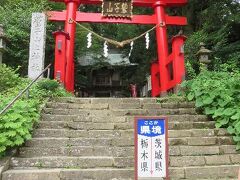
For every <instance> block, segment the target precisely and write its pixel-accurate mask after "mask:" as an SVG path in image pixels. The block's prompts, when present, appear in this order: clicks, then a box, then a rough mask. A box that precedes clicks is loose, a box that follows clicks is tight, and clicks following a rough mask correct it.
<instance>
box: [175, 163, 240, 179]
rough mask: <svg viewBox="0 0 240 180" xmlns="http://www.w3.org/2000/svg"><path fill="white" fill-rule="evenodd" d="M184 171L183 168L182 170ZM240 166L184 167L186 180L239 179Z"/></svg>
mask: <svg viewBox="0 0 240 180" xmlns="http://www.w3.org/2000/svg"><path fill="white" fill-rule="evenodd" d="M180 169H183V168H180ZM238 171H239V165H217V166H203V167H202V166H196V167H184V172H185V177H184V178H186V179H198V178H199V179H225V180H228V179H231V178H234V179H237V177H238Z"/></svg>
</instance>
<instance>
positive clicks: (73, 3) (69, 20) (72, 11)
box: [65, 0, 80, 92]
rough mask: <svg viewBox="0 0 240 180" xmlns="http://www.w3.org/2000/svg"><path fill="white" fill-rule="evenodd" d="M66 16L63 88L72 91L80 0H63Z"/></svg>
mask: <svg viewBox="0 0 240 180" xmlns="http://www.w3.org/2000/svg"><path fill="white" fill-rule="evenodd" d="M65 4H66V9H67V16H66V20H65V32H66V33H68V34H69V39H68V40H67V43H66V60H67V61H66V62H67V63H66V77H65V88H66V90H67V91H69V92H74V44H75V33H76V23H74V21H76V13H77V9H78V6H79V4H80V0H65Z"/></svg>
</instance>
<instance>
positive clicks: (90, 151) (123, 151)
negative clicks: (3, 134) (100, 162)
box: [19, 146, 134, 157]
mask: <svg viewBox="0 0 240 180" xmlns="http://www.w3.org/2000/svg"><path fill="white" fill-rule="evenodd" d="M39 156H78V157H80V156H113V157H128V156H134V147H133V146H131V147H105V146H69V147H52V148H46V147H22V148H20V149H19V157H39Z"/></svg>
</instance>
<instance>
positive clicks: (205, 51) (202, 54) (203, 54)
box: [197, 43, 212, 69]
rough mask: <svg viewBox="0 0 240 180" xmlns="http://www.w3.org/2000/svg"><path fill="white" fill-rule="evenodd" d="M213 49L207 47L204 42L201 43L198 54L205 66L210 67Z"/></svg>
mask: <svg viewBox="0 0 240 180" xmlns="http://www.w3.org/2000/svg"><path fill="white" fill-rule="evenodd" d="M211 52H212V51H210V50H208V49H206V48H205V44H204V43H200V50H199V51H198V52H197V56H198V57H199V62H200V64H203V65H204V68H206V69H207V68H208V64H210V63H211V60H209V55H210V53H211Z"/></svg>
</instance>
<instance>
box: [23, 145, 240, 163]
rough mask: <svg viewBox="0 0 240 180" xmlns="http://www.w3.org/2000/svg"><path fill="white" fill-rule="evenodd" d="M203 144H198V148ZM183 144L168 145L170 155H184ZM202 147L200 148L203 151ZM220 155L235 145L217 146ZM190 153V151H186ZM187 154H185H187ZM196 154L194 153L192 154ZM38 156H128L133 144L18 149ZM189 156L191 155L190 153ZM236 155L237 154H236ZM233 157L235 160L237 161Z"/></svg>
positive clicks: (25, 153)
mask: <svg viewBox="0 0 240 180" xmlns="http://www.w3.org/2000/svg"><path fill="white" fill-rule="evenodd" d="M203 147H204V148H205V146H200V148H203ZM181 149H183V146H181V147H180V146H169V155H170V156H175V157H177V156H181V155H182V153H183V154H184V156H186V149H183V150H182V152H181ZM203 151H204V149H202V150H201V153H203ZM218 152H219V154H220V155H235V154H237V151H236V146H235V145H221V146H219V151H217V153H218ZM188 154H190V153H188ZM188 154H187V155H188ZM193 155H196V154H193ZM39 156H79V157H80V156H113V157H128V156H134V146H123V147H117V146H108V147H106V146H68V147H58V146H55V147H41V146H40V147H39V146H35V147H22V148H20V149H19V157H39ZM190 156H191V155H190ZM236 157H237V156H236ZM236 157H235V160H236V161H238V160H239V159H237V158H236Z"/></svg>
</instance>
